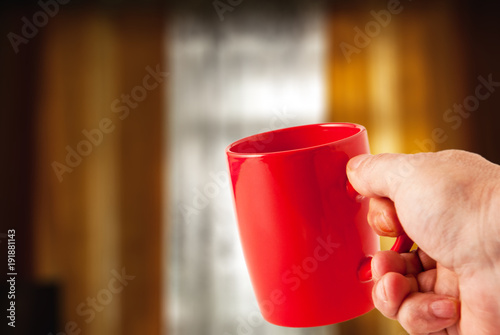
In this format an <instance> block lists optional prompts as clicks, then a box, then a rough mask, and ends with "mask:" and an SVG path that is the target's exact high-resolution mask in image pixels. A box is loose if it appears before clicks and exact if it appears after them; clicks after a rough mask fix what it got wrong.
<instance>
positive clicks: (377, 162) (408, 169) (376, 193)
mask: <svg viewBox="0 0 500 335" xmlns="http://www.w3.org/2000/svg"><path fill="white" fill-rule="evenodd" d="M408 157H409V155H404V154H379V155H359V156H356V157H353V158H352V159H351V160H349V162H348V163H347V177H348V178H349V182H350V183H351V184H352V186H353V187H354V189H355V190H356V191H358V193H359V194H361V195H364V196H367V197H387V198H390V199H391V200H394V199H395V197H396V193H397V192H398V189H399V188H400V187H401V186H402V184H404V183H405V180H406V179H407V178H408V177H409V176H410V175H411V174H412V173H413V172H414V170H415V167H414V165H413V164H412V163H411V162H410V160H409V158H408Z"/></svg>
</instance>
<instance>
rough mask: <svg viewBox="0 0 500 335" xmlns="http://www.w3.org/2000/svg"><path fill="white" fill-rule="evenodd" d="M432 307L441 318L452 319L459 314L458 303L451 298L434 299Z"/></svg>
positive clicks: (434, 312) (433, 311) (436, 315)
mask: <svg viewBox="0 0 500 335" xmlns="http://www.w3.org/2000/svg"><path fill="white" fill-rule="evenodd" d="M430 307H431V311H432V313H433V314H434V316H435V317H437V318H440V319H452V318H454V317H455V316H456V314H457V303H456V302H455V301H453V300H451V299H442V300H437V301H434V302H433V303H431V306H430Z"/></svg>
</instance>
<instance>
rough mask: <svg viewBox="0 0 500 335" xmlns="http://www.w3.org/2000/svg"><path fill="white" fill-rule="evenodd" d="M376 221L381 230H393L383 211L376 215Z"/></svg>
mask: <svg viewBox="0 0 500 335" xmlns="http://www.w3.org/2000/svg"><path fill="white" fill-rule="evenodd" d="M377 223H378V226H379V228H380V230H382V231H383V232H386V233H392V232H393V231H394V230H393V229H392V226H391V225H390V224H389V219H388V218H387V215H385V212H380V213H379V214H378V215H377Z"/></svg>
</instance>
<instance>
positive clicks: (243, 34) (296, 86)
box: [165, 11, 334, 335]
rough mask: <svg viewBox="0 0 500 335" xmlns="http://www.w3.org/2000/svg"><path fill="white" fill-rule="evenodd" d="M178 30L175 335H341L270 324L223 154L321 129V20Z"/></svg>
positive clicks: (183, 25) (172, 223)
mask: <svg viewBox="0 0 500 335" xmlns="http://www.w3.org/2000/svg"><path fill="white" fill-rule="evenodd" d="M214 15H215V13H214ZM229 15H231V13H229V12H228V13H226V16H229ZM170 28H171V30H170V31H169V38H168V41H167V42H166V43H167V44H168V55H169V59H168V63H169V68H170V70H171V71H170V82H169V88H168V90H169V92H168V94H167V96H169V97H170V98H169V101H168V111H169V112H168V117H167V123H168V125H167V126H168V130H169V131H168V133H169V136H170V137H169V139H168V143H169V147H168V155H169V157H170V158H169V161H170V171H169V172H168V173H169V179H168V181H167V185H166V187H167V188H168V193H169V194H170V198H169V200H168V204H167V206H168V208H169V215H168V216H167V217H166V221H167V222H166V224H167V225H168V233H167V235H168V236H167V237H166V246H167V248H166V249H167V250H166V254H167V256H168V259H169V263H168V265H167V270H166V275H167V277H166V278H167V279H166V280H167V285H168V292H167V293H166V297H165V300H166V304H167V305H166V308H165V310H166V311H167V314H168V315H166V316H165V318H166V319H167V320H166V324H168V325H169V334H174V335H177V334H179V335H180V334H182V335H191V334H207V335H211V334H213V335H235V334H261V335H265V334H273V335H276V334H333V333H334V332H333V331H334V330H333V329H332V328H329V327H323V328H315V329H309V330H306V329H289V328H281V327H276V326H272V325H270V324H268V323H266V322H264V321H263V319H262V317H261V315H260V313H259V312H258V307H257V303H256V300H255V297H254V294H253V292H252V288H251V285H250V280H249V276H248V273H247V270H246V267H245V263H244V259H243V255H242V251H241V247H240V243H239V239H238V235H237V225H236V221H235V215H234V212H233V207H232V199H231V195H230V185H229V180H228V174H227V167H226V158H225V152H224V150H225V148H226V146H227V145H228V144H229V143H231V142H232V141H234V140H237V139H238V138H241V137H244V136H248V135H251V134H253V133H257V132H261V131H266V130H269V129H276V128H283V127H288V126H293V125H299V124H305V123H315V122H321V121H323V117H324V108H325V107H324V106H325V96H324V95H325V92H324V84H325V83H324V81H325V75H324V53H325V51H326V48H325V40H324V36H323V34H324V29H323V18H322V17H321V16H320V13H319V12H315V11H301V12H300V13H297V14H295V15H293V17H290V18H288V17H287V19H286V20H283V19H278V16H276V17H272V16H259V15H247V16H241V15H239V16H238V20H231V19H230V18H229V17H226V19H225V20H224V21H223V22H217V24H209V23H206V21H203V20H200V19H197V18H195V17H189V16H184V17H180V16H178V17H176V18H175V20H174V22H173V24H171V25H170ZM305 308H307V307H306V306H305Z"/></svg>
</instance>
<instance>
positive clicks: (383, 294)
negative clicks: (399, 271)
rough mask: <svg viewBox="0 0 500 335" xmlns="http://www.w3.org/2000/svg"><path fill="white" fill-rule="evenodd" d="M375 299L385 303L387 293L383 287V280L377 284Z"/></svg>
mask: <svg viewBox="0 0 500 335" xmlns="http://www.w3.org/2000/svg"><path fill="white" fill-rule="evenodd" d="M372 271H373V270H372ZM377 297H378V298H379V299H380V300H382V301H383V302H384V303H385V302H387V293H386V292H385V285H384V281H383V280H380V281H379V282H378V284H377Z"/></svg>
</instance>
